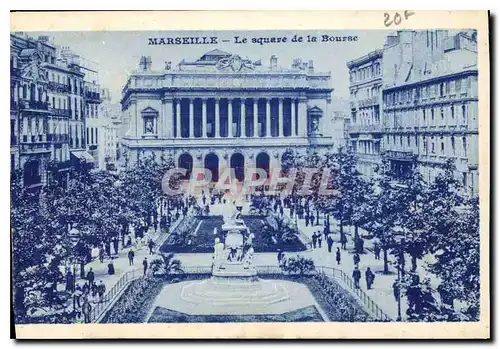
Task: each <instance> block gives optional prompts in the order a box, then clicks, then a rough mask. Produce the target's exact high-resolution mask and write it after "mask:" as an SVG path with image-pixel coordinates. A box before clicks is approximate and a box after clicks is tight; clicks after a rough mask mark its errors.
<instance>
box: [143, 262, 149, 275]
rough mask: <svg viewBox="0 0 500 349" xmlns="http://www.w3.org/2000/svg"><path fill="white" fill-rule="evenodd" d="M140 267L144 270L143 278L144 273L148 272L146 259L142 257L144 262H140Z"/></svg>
mask: <svg viewBox="0 0 500 349" xmlns="http://www.w3.org/2000/svg"><path fill="white" fill-rule="evenodd" d="M142 267H143V270H144V276H146V272H147V271H148V258H147V257H144V260H143V261H142Z"/></svg>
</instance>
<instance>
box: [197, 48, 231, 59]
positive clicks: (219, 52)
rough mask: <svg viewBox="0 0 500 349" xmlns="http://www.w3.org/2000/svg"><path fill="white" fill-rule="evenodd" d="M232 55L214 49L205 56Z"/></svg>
mask: <svg viewBox="0 0 500 349" xmlns="http://www.w3.org/2000/svg"><path fill="white" fill-rule="evenodd" d="M230 55H231V54H230V53H229V52H225V51H222V50H219V49H218V48H216V49H213V50H212V51H208V52H207V53H205V54H204V55H203V56H230ZM203 56H202V57H203Z"/></svg>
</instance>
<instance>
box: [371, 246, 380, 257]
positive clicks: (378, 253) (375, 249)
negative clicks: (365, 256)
mask: <svg viewBox="0 0 500 349" xmlns="http://www.w3.org/2000/svg"><path fill="white" fill-rule="evenodd" d="M373 253H374V254H375V259H377V260H380V245H379V244H374V245H373Z"/></svg>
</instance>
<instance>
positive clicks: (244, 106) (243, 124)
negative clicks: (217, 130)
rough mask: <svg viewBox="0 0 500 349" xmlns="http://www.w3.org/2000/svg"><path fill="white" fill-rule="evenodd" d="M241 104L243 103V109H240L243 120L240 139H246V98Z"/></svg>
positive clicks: (242, 99)
mask: <svg viewBox="0 0 500 349" xmlns="http://www.w3.org/2000/svg"><path fill="white" fill-rule="evenodd" d="M240 102H241V108H240V118H241V119H240V120H241V128H240V129H241V134H240V137H246V132H245V129H246V120H245V119H246V115H247V113H246V105H245V98H241V99H240Z"/></svg>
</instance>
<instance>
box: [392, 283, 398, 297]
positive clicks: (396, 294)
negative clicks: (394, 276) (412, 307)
mask: <svg viewBox="0 0 500 349" xmlns="http://www.w3.org/2000/svg"><path fill="white" fill-rule="evenodd" d="M392 293H393V294H394V299H395V300H396V302H397V301H399V285H398V281H397V280H396V281H394V283H393V284H392Z"/></svg>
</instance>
